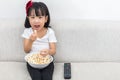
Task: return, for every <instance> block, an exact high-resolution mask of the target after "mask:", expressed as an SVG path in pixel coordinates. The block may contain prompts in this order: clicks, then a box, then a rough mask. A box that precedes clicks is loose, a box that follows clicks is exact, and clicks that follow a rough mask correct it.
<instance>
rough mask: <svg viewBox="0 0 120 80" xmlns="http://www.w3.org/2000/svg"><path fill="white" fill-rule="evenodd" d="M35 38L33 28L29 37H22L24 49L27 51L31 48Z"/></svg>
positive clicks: (35, 32) (35, 33)
mask: <svg viewBox="0 0 120 80" xmlns="http://www.w3.org/2000/svg"><path fill="white" fill-rule="evenodd" d="M36 39H37V31H36V30H34V32H33V34H31V36H30V38H29V39H24V51H25V52H26V53H29V52H30V51H31V48H32V44H33V42H34V41H35V40H36Z"/></svg>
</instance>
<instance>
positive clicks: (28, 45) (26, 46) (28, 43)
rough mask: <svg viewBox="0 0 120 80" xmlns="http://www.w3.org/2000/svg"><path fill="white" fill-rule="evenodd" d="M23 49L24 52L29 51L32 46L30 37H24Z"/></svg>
mask: <svg viewBox="0 0 120 80" xmlns="http://www.w3.org/2000/svg"><path fill="white" fill-rule="evenodd" d="M23 43H24V51H25V52H26V53H29V52H30V50H31V48H32V43H33V41H32V40H30V39H24V42H23Z"/></svg>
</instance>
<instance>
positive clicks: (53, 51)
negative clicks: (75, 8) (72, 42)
mask: <svg viewBox="0 0 120 80" xmlns="http://www.w3.org/2000/svg"><path fill="white" fill-rule="evenodd" d="M49 46H50V49H49V54H50V55H54V54H55V53H56V43H49Z"/></svg>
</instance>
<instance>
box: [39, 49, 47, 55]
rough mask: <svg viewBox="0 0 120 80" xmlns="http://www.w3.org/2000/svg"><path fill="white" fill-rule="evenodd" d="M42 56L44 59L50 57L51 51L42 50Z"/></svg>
mask: <svg viewBox="0 0 120 80" xmlns="http://www.w3.org/2000/svg"><path fill="white" fill-rule="evenodd" d="M40 55H42V56H43V57H45V56H47V55H49V49H43V50H41V52H40Z"/></svg>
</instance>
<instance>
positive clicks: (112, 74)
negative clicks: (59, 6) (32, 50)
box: [0, 19, 120, 80]
mask: <svg viewBox="0 0 120 80" xmlns="http://www.w3.org/2000/svg"><path fill="white" fill-rule="evenodd" d="M50 25H51V26H52V28H53V29H54V30H55V32H56V37H57V40H58V42H57V52H56V54H55V55H54V59H55V60H54V64H55V69H54V74H53V80H64V76H63V74H64V63H71V75H72V76H71V79H70V80H120V27H119V26H120V22H119V21H112V20H79V19H78V20H77V19H64V20H61V19H56V20H54V19H53V20H51V24H50ZM23 30H24V19H1V20H0V45H1V46H0V80H31V78H30V76H29V73H28V72H27V68H26V62H25V60H24V56H25V54H26V53H25V52H24V51H23V44H22V41H23V39H22V37H21V34H22V33H23Z"/></svg>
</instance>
